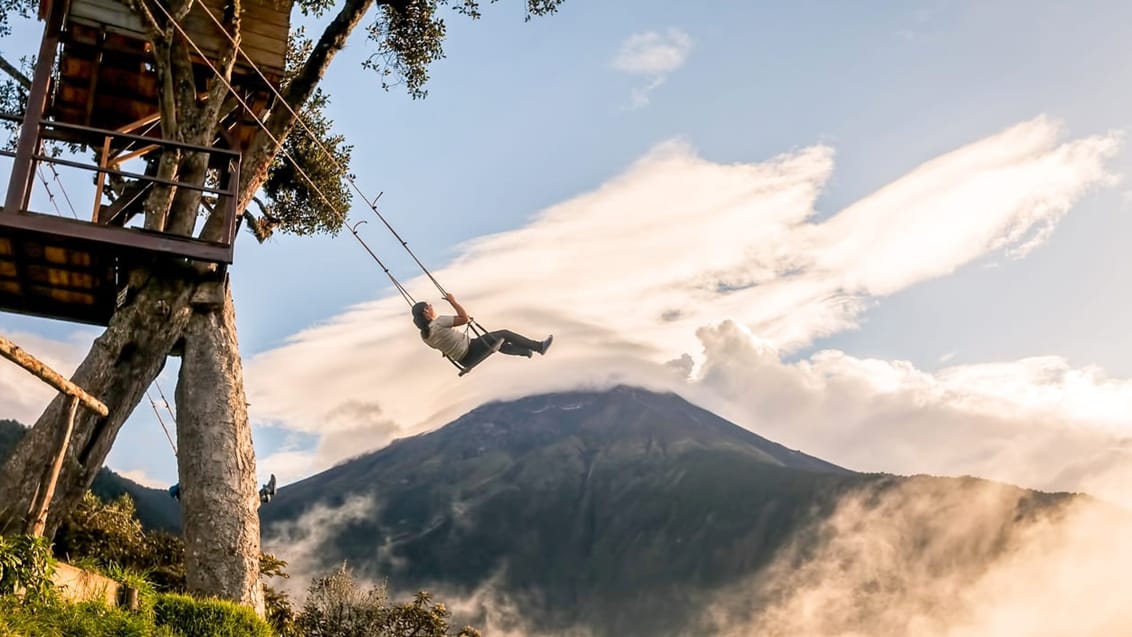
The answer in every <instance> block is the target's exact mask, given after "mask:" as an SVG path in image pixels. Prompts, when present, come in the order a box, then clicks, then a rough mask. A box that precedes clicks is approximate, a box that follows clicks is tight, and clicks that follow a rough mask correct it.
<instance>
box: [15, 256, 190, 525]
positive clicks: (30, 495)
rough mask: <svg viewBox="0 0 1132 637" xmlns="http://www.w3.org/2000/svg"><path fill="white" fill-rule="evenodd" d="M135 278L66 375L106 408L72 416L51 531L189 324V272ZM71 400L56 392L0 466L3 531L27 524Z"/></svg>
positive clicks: (99, 464) (88, 481) (86, 483)
mask: <svg viewBox="0 0 1132 637" xmlns="http://www.w3.org/2000/svg"><path fill="white" fill-rule="evenodd" d="M132 280H133V282H134V285H132V286H131V287H133V288H135V289H136V290H137V292H136V296H135V298H134V299H133V300H132V302H130V303H129V304H128V305H127V306H125V307H123V308H122V309H120V310H119V311H118V312H116V313H115V315H114V317H113V318H112V319H111V321H110V326H109V327H107V328H106V331H105V332H104V333H103V334H102V335H101V336H99V337H98V338H97V339H95V341H94V344H93V346H92V347H91V350H90V352H89V353H88V354H87V356H86V359H85V360H83V362H82V363H81V364H80V365H79V367H78V369H77V370H75V373H74V375H73V376H72V377H71V381H72V382H73V383H75V384H76V385H78V386H80V387H82V388H84V389H86V390H87V392H89V393H91V394H93V395H95V396H98V397H99V398H100V399H101V400H102V402H103V404H105V405H106V407H107V408H108V409H109V410H110V414H109V415H108V416H99V415H97V414H95V413H93V412H91V411H89V410H86V409H83V410H80V411H79V413H78V414H77V415H76V418H75V424H74V432H73V433H72V435H71V444H70V445H69V447H68V450H67V454H66V458H65V459H64V461H63V466H62V469H61V471H60V474H59V480H58V488H57V490H56V491H55V495H54V497H53V498H52V501H51V510H50V513H49V515H48V518H47V525H46V529H45V534H46V535H47V536H48V537H51V536H53V535H54V534H55V530H56V529H57V528H58V527H59V524H60V522H61V518H62V517H63V516H65V515H66V514H67V513H68V512H70V510H71V509H72V508H73V507H74V506H75V505H76V504H77V503H78V502H79V500H80V499H81V498H82V494H83V492H84V491H86V490H87V489H89V488H90V485H91V483H92V482H93V481H94V476H95V475H96V474H97V473H98V470H99V469H100V468H102V465H103V463H104V462H105V460H106V455H107V454H108V453H109V452H110V447H111V445H112V444H113V443H114V439H115V437H117V435H118V430H119V429H121V427H122V423H124V422H125V420H126V418H127V417H128V416H129V415H130V413H131V412H132V411H133V410H134V407H136V406H137V404H138V402H140V401H141V399H142V396H143V395H144V394H145V390H146V388H147V387H149V384H150V383H152V382H153V379H154V378H156V377H157V375H158V374H159V373H160V372H161V369H162V368H163V367H164V366H165V358H166V355H167V354H168V353H169V351H170V349H172V347H173V345H174V343H176V342H177V340H178V339H180V338H181V335H182V333H183V332H184V330H185V327H186V326H187V325H188V323H189V316H190V313H191V312H190V306H189V299H190V297H191V295H192V292H193V289H194V287H195V285H194V284H193V283H192V281H193V278H188V277H186V276H185V273H184V272H180V271H174V272H160V273H159V272H138V273H135V275H134V276H133V277H132ZM69 402H70V397H69V396H66V395H63V394H59V395H58V396H56V398H55V399H54V400H52V401H51V404H50V405H48V407H47V409H46V410H45V411H44V412H43V414H42V415H41V416H40V417H39V420H38V421H36V423H35V426H34V427H32V429H31V431H29V432H28V433H27V435H26V436H24V438H23V440H21V441H20V443H19V445H17V446H16V449H15V451H14V452H13V453H12V456H11V457H10V458H9V459H8V461H7V463H5V464H4V466H3V468H2V469H0V532H3V533H16V532H20V531H22V530H23V528H24V527H26V525H27V519H26V517H27V513H28V511H29V510H30V508H31V504H32V501H33V499H34V497H35V493H36V491H37V489H38V488H39V486H40V485H39V482H40V480H41V478H42V471H43V467H44V466H45V464H46V461H47V459H49V458H51V457H52V453H53V449H54V446H55V441H54V440H55V436H56V434H57V429H58V428H59V427H60V426H61V425H62V424H63V423H64V422H65V421H66V412H67V409H68V407H69ZM169 460H170V462H173V461H174V459H173V458H172V457H170V459H169Z"/></svg>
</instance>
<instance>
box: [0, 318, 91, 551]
mask: <svg viewBox="0 0 1132 637" xmlns="http://www.w3.org/2000/svg"><path fill="white" fill-rule="evenodd" d="M0 338H3V337H0ZM99 404H100V405H101V404H102V403H99ZM78 409H79V398H78V396H72V397H71V405H70V409H68V410H67V422H66V423H64V425H63V427H62V428H60V429H59V430H58V433H57V434H56V438H55V457H54V459H53V460H52V461H51V464H50V465H48V466H47V472H46V473H45V474H44V476H43V479H41V480H40V482H39V489H37V490H36V496H37V498H35V499H33V500H32V511H31V513H32V515H30V516H29V518H30V519H29V521H28V529H27V532H28V534H29V535H31V536H33V537H40V536H41V535H43V529H44V528H46V527H47V510H48V509H49V508H51V498H53V497H55V485H56V484H57V483H58V482H59V471H60V470H61V469H62V468H63V459H64V458H66V457H67V445H69V444H70V442H71V432H72V431H74V430H75V412H76V411H78ZM103 409H106V408H105V407H103ZM102 415H103V416H105V415H106V414H102Z"/></svg>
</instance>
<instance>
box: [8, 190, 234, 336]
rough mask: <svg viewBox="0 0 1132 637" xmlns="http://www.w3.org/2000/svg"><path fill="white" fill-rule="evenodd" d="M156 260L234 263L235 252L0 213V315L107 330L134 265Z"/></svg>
mask: <svg viewBox="0 0 1132 637" xmlns="http://www.w3.org/2000/svg"><path fill="white" fill-rule="evenodd" d="M158 255H164V256H169V257H174V258H185V259H186V260H187V259H188V258H189V257H192V258H194V259H195V260H200V261H209V262H214V263H223V264H227V263H231V261H232V250H231V247H230V246H225V245H220V244H214V243H209V242H205V241H200V240H197V239H190V238H184V237H175V236H171V235H164V234H161V233H154V232H146V231H144V230H139V229H136V228H120V227H116V226H100V225H96V224H92V223H89V222H84V221H76V220H73V219H66V218H61V217H56V216H51V215H44V214H37V213H27V212H25V213H15V214H11V213H7V212H0V311H8V312H16V313H20V314H30V315H34V316H43V317H47V318H54V319H59V320H64V321H76V322H80V323H90V324H95V325H106V324H107V323H108V322H109V321H110V317H111V316H112V315H113V313H114V310H115V308H116V307H117V305H118V298H119V295H120V294H124V292H125V286H126V274H127V272H128V271H129V269H130V267H132V266H134V265H137V264H142V263H147V262H149V261H151V260H152V259H153V258H154V257H155V256H158Z"/></svg>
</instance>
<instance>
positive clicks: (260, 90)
mask: <svg viewBox="0 0 1132 637" xmlns="http://www.w3.org/2000/svg"><path fill="white" fill-rule="evenodd" d="M51 1H52V0H43V3H42V5H41V12H42V13H46V11H47V9H48V8H49V3H50V2H51ZM201 2H203V3H204V6H207V7H208V9H209V11H211V12H212V13H213V15H215V16H217V18H218V19H220V18H221V17H222V16H223V6H224V0H198V2H196V3H194V4H193V8H192V10H191V11H190V12H189V15H188V16H186V17H185V19H184V20H182V27H183V28H184V30H185V32H186V33H188V34H189V36H190V37H191V38H192V40H193V42H194V43H196V45H197V46H198V47H199V48H200V49H201V50H202V51H203V52H204V53H205V54H206V56H207V57H208V58H209V60H210V61H211V62H212V63H213V64H216V60H217V58H218V57H219V56H220V54H221V52H223V51H225V50H226V49H228V48H229V47H230V42H229V41H228V39H227V37H226V36H225V35H224V34H223V33H222V32H221V30H220V29H219V28H218V27H217V26H216V25H215V24H214V23H213V22H212V20H211V19H210V18H209V17H208V15H207V14H206V13H205V12H204V9H203V8H202V6H201V4H200V3H201ZM290 10H291V2H290V0H282V1H276V0H245V1H244V2H243V16H242V19H241V45H240V48H241V50H243V51H244V52H245V53H246V54H247V55H248V56H249V57H250V58H251V60H252V61H253V62H254V63H255V65H256V67H258V68H259V70H260V72H262V73H263V74H264V76H265V77H266V78H267V80H268V81H269V82H270V83H271V84H272V85H274V86H278V83H279V81H280V78H281V77H282V74H283V67H284V58H285V55H286V51H287V35H288V32H289V29H290ZM60 30H61V32H60V35H59V38H60V44H61V49H60V52H59V65H58V75H57V78H56V83H55V87H54V91H53V95H52V96H51V98H50V106H49V109H48V114H49V115H50V116H51V117H52V119H54V120H55V121H59V122H65V123H70V124H81V125H84V126H90V127H94V128H101V129H108V130H119V129H123V128H125V127H128V126H130V125H131V124H132V123H134V122H138V121H141V120H144V119H146V118H148V117H150V116H152V115H154V114H156V113H157V109H158V106H157V75H156V73H155V71H154V66H153V56H152V52H151V51H150V45H149V42H148V40H147V38H146V35H145V30H144V28H143V27H142V24H141V21H140V20H139V19H138V18H137V16H136V15H135V14H134V13H133V12H131V11H130V10H129V8H128V7H127V6H126V5H125V4H123V3H121V2H118V0H71V2H70V5H69V9H68V11H67V13H66V15H65V16H64V17H63V22H62V25H61V29H60ZM192 57H193V58H194V59H195V60H196V62H197V64H196V68H195V71H196V75H197V83H198V86H201V87H203V86H205V85H206V83H207V82H208V81H210V80H212V79H213V77H214V74H213V72H212V70H211V69H209V68H208V66H207V65H206V64H204V61H203V60H202V59H201V58H200V56H198V55H196V54H195V52H194V53H193V54H192ZM232 85H233V86H234V87H236V88H237V89H238V90H240V91H241V93H243V97H244V98H245V100H246V101H247V102H248V103H249V105H251V106H252V108H253V110H255V111H257V113H256V114H257V115H259V116H262V114H263V111H264V109H265V108H266V105H267V103H268V101H269V100H270V97H271V92H270V89H269V87H268V86H267V85H266V84H265V82H264V81H263V79H262V78H260V77H259V75H258V74H257V73H256V72H255V69H253V68H252V66H251V65H250V64H248V62H247V60H246V59H245V58H243V57H240V58H238V60H237V64H236V66H235V68H234V70H233V73H232ZM228 117H229V120H230V121H227V122H225V126H224V127H225V128H226V129H229V130H231V131H232V133H233V134H234V136H235V137H236V139H237V140H238V143H239V144H240V147H241V148H245V147H246V145H247V144H248V142H249V141H250V140H251V137H252V136H253V135H254V134H255V132H256V131H257V130H258V124H257V123H256V122H255V118H254V117H252V116H251V115H250V114H248V113H245V112H243V110H242V109H237V110H236V111H235V112H233V113H231V114H229V116H228ZM154 134H156V133H154ZM66 139H67V140H68V141H79V142H87V143H98V141H99V140H94V139H86V138H84V137H83V136H81V135H79V134H77V133H72V134H70V135H68V136H66Z"/></svg>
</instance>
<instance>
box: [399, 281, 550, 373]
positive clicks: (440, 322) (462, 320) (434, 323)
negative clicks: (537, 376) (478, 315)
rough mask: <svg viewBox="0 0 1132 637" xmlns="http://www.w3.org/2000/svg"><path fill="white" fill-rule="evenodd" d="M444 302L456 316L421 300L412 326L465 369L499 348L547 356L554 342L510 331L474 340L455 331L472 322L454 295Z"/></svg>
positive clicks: (514, 354) (446, 296) (485, 335)
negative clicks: (443, 314)
mask: <svg viewBox="0 0 1132 637" xmlns="http://www.w3.org/2000/svg"><path fill="white" fill-rule="evenodd" d="M444 300H445V301H448V304H449V305H451V306H452V309H454V310H456V316H447V315H445V316H441V315H439V314H437V312H436V309H435V308H433V307H432V304H431V303H428V302H426V301H420V302H419V303H417V304H415V305H413V324H414V325H416V326H417V329H419V330H420V331H421V340H423V341H424V342H425V343H426V344H427V345H428V346H429V347H431V348H433V349H436V350H440V351H441V352H442V353H443V354H444V355H445V356H447V357H448V358H450V359H452V361H454V362H455V363H457V364H458V365H460V366H461V367H463V368H471V367H473V366H474V365H475V364H476V363H478V362H479V361H481V360H483V359H484V358H485V357H486V356H487V355H489V354H490V353H491V352H493V351H495V350H496V349H498V350H499V351H500V352H503V353H504V354H510V355H511V356H526V357H527V358H530V357H531V355H532V354H533V353H534V352H538V353H539V354H545V353H546V351H547V350H548V349H550V344H551V343H552V342H553V341H554V336H553V335H551V336H547V337H546V338H545V339H544V340H542V341H535V340H531V339H529V338H527V337H525V336H522V335H521V334H516V333H515V332H512V331H511V330H495V331H493V332H487V333H485V334H481V335H479V336H476V337H475V338H471V337H469V336H468V334H467V332H466V331H461V330H455V329H453V328H455V327H459V326H461V325H467V324H468V323H469V321H471V319H470V318H468V312H467V311H466V310H465V309H464V306H462V305H460V303H459V302H458V301H456V297H455V296H452V294H446V295H445V296H444Z"/></svg>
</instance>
